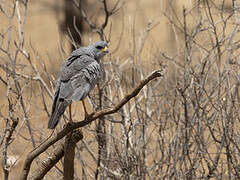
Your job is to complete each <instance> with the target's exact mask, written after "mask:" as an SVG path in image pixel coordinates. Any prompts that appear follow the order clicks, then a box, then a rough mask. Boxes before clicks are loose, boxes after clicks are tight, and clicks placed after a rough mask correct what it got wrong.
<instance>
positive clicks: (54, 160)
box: [0, 0, 240, 179]
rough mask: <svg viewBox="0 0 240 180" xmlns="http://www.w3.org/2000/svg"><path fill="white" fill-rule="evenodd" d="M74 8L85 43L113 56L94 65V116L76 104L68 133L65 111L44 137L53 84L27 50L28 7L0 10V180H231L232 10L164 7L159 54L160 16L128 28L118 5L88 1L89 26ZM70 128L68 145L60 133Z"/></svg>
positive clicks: (234, 161) (234, 101) (237, 171)
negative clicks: (94, 15) (93, 7)
mask: <svg viewBox="0 0 240 180" xmlns="http://www.w3.org/2000/svg"><path fill="white" fill-rule="evenodd" d="M79 2H80V1H79ZM79 2H78V1H73V3H74V5H75V7H76V8H79V12H80V13H81V14H82V18H83V20H84V21H85V23H86V25H89V29H91V30H92V32H90V34H97V35H94V36H93V37H94V38H96V40H97V39H104V40H107V41H109V42H110V47H111V46H112V47H114V48H113V49H112V53H110V55H109V56H107V57H106V59H107V61H106V62H103V66H104V67H105V73H103V77H104V78H103V79H104V80H103V81H101V83H100V84H99V85H98V87H97V88H95V91H94V92H93V93H92V94H91V95H90V97H89V106H88V107H89V109H92V110H93V113H92V114H91V115H90V116H89V117H87V118H86V119H83V117H82V115H80V114H81V112H82V110H81V109H80V107H79V106H78V105H75V108H74V116H73V119H74V121H75V122H76V123H74V124H72V125H66V126H65V127H63V126H64V124H65V123H66V122H67V121H68V120H67V119H68V113H65V117H64V119H63V120H62V121H61V123H60V125H59V126H58V127H57V129H56V130H55V131H54V133H53V134H51V132H50V131H49V130H48V129H47V128H46V127H47V121H48V117H49V111H50V107H51V103H52V102H51V96H52V92H53V88H54V80H55V78H54V77H56V76H53V72H50V71H49V68H48V67H47V66H48V64H46V62H45V61H44V60H42V57H41V53H42V52H39V51H38V50H37V49H36V48H35V47H34V45H32V44H30V45H29V46H28V45H26V44H25V37H26V34H25V24H26V21H27V16H28V14H27V12H28V5H29V3H30V2H28V1H18V0H16V1H14V0H13V1H2V2H0V11H1V16H0V18H1V19H3V20H4V22H5V26H3V27H2V28H1V29H0V58H1V63H0V68H1V76H0V81H1V86H2V87H1V92H2V93H3V94H4V96H2V97H1V100H2V101H1V107H2V108H1V111H0V112H1V114H0V115H1V122H2V123H1V127H2V130H1V131H0V148H1V157H2V158H1V159H2V169H3V171H2V172H3V178H4V179H14V178H16V177H19V174H20V173H21V179H26V178H27V177H29V178H30V179H41V178H42V177H43V176H45V177H46V179H57V178H63V177H64V178H65V179H67V178H68V179H69V177H71V179H73V177H74V179H171V178H174V179H210V178H214V179H239V178H240V162H239V159H240V146H239V144H240V131H239V129H240V118H239V103H240V97H239V85H240V79H239V77H240V76H239V66H240V64H239V52H240V51H239V47H240V45H239V39H240V35H239V33H240V29H239V27H240V26H239V19H240V11H239V8H240V4H239V2H237V1H236V0H228V1H227V0H226V1H224V0H223V1H220V2H217V3H215V2H213V1H211V0H204V1H202V0H195V1H191V3H190V4H188V6H185V7H183V8H179V7H178V4H177V3H176V1H174V0H169V1H167V2H164V3H161V5H162V7H163V8H162V9H161V15H160V16H161V18H162V19H165V21H167V23H166V24H165V26H167V28H168V29H169V30H168V35H169V42H168V44H166V45H161V46H160V44H161V43H162V42H160V43H158V42H157V41H159V37H158V35H159V34H161V33H163V32H162V31H161V30H162V29H161V28H159V27H161V25H162V24H163V23H162V22H163V21H160V20H159V19H158V18H149V19H147V21H148V23H147V24H145V25H144V27H142V28H139V27H136V26H135V24H134V23H135V19H134V18H133V19H132V20H129V21H128V22H126V16H128V14H125V12H124V8H125V5H126V4H127V2H125V1H122V0H116V1H114V3H113V2H112V3H113V4H111V5H110V4H109V1H107V0H104V1H101V2H99V1H97V2H98V3H100V9H99V10H98V11H101V13H100V14H101V16H100V17H99V20H98V21H95V20H94V21H93V19H91V14H88V13H86V12H87V11H86V9H84V7H83V6H79V4H78V3H79ZM150 2H151V1H149V4H148V5H149V7H150V5H151V3H150ZM181 7H182V6H181ZM139 8H140V7H139ZM147 8H148V6H146V9H147ZM136 9H137V7H136ZM98 11H96V12H98ZM144 12H145V13H146V14H147V12H148V10H146V11H144ZM121 17H123V18H121ZM145 18H146V17H145ZM111 19H117V20H118V21H119V22H118V25H119V27H122V29H121V28H118V29H117V30H116V27H114V26H115V25H116V23H114V21H111ZM128 23H129V24H130V25H129V26H128V25H126V24H128ZM125 30H128V31H129V33H127V34H126V33H125V34H124V31H125ZM69 32H71V31H69ZM81 35H82V34H81V33H80V34H79V36H81ZM115 35H116V36H117V37H118V38H116V37H114V36H115ZM85 36H86V37H82V38H83V39H85V40H84V41H85V42H86V39H87V38H88V36H87V35H86V34H85ZM126 36H127V37H126ZM71 37H72V36H71V34H69V36H68V38H66V39H68V40H69V41H70V42H71V43H72V45H73V46H74V47H75V46H76V44H77V43H74V39H73V38H71ZM94 40H95V39H94ZM89 41H91V40H89ZM60 44H61V43H60ZM59 47H61V45H59ZM119 47H123V48H122V49H124V50H125V49H126V48H128V50H125V51H120V50H119V49H120V48H119ZM59 49H60V51H59V55H58V57H64V56H65V55H64V52H63V50H62V49H64V47H61V48H59ZM50 59H51V57H49V60H50ZM62 59H64V58H62ZM56 69H57V68H56ZM153 69H165V72H164V73H163V71H161V73H159V71H156V72H155V73H153V74H151V73H150V72H152V70H153ZM54 73H55V74H56V72H54ZM162 75H164V77H162V78H156V77H158V76H162ZM147 77H148V78H147ZM150 80H152V81H151V82H150ZM140 90H141V91H140ZM130 99H131V100H130ZM79 112H80V113H79ZM112 113H114V114H112ZM79 127H81V131H79V130H77V131H74V132H73V139H71V138H72V137H71V135H72V134H71V133H70V134H69V132H71V131H72V130H73V129H77V128H79ZM50 134H51V136H50ZM67 134H68V136H67V138H66V139H65V142H64V141H63V140H62V138H63V137H65V136H66V135H67ZM82 135H83V136H82ZM49 136H50V137H49ZM68 139H70V140H69V141H68ZM67 141H68V142H70V147H69V146H66V145H67V143H66V142H67ZM78 141H79V142H78ZM77 142H78V143H77ZM71 143H72V145H71ZM76 143H77V144H76ZM68 145H69V144H68ZM50 146H51V147H50ZM64 147H65V149H64ZM66 147H69V148H66ZM71 148H72V149H71ZM66 149H67V150H70V151H68V152H69V154H68V153H66V151H67V150H66ZM64 152H65V154H64ZM68 155H69V156H68ZM63 156H64V158H66V157H69V159H68V160H69V161H68V160H65V159H64V161H62V160H60V159H61V158H62V157H63ZM67 161H68V162H70V163H69V164H66V163H64V162H67ZM73 166H74V168H72V169H70V170H69V167H73ZM30 168H31V169H30ZM67 169H68V170H67ZM29 170H30V171H29ZM71 170H72V171H71ZM16 172H17V173H18V174H17V173H16ZM16 174H17V176H16ZM28 175H29V176H28Z"/></svg>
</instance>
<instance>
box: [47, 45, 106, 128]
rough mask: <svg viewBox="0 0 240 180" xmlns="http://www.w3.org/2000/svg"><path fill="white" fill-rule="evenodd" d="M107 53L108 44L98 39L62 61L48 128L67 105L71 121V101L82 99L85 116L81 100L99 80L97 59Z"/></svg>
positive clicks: (57, 120) (58, 118)
mask: <svg viewBox="0 0 240 180" xmlns="http://www.w3.org/2000/svg"><path fill="white" fill-rule="evenodd" d="M107 53H108V44H107V43H106V42H104V41H99V42H96V43H94V44H92V45H90V46H87V47H81V48H79V49H77V50H75V51H73V52H72V54H71V55H70V57H69V58H68V59H67V60H66V61H64V62H63V64H62V65H61V68H60V72H59V77H58V79H57V83H56V87H55V92H54V96H53V105H52V113H51V116H50V118H49V122H48V128H49V129H54V128H55V127H56V126H57V124H58V122H59V120H60V119H61V117H62V115H63V114H64V111H65V110H66V108H67V107H69V116H70V117H69V119H70V121H72V115H71V104H72V102H73V101H75V102H76V101H82V103H83V107H84V112H85V116H86V115H87V114H88V113H87V110H86V106H85V103H84V101H83V100H84V98H86V97H87V96H88V94H89V92H90V91H91V90H92V89H93V88H94V86H95V85H96V83H97V81H98V80H99V78H100V71H101V69H100V64H99V61H100V59H101V58H102V57H103V56H104V55H106V54H107Z"/></svg>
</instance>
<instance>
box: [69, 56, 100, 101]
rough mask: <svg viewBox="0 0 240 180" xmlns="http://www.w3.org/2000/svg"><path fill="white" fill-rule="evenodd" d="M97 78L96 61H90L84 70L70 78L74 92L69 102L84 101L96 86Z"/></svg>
mask: <svg viewBox="0 0 240 180" xmlns="http://www.w3.org/2000/svg"><path fill="white" fill-rule="evenodd" d="M99 76H100V65H99V63H98V62H97V61H92V62H91V63H89V64H88V65H87V66H86V67H85V68H83V69H81V70H80V71H79V72H78V73H77V74H76V75H75V76H74V77H73V78H71V85H72V88H73V90H74V93H73V94H72V96H71V100H73V101H79V100H82V99H84V98H85V97H86V96H87V95H88V94H89V92H90V91H91V90H92V89H93V88H94V86H95V85H96V82H97V80H98V79H99Z"/></svg>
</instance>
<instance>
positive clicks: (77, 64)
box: [59, 54, 95, 82]
mask: <svg viewBox="0 0 240 180" xmlns="http://www.w3.org/2000/svg"><path fill="white" fill-rule="evenodd" d="M71 57H72V58H71ZM71 57H70V58H68V59H67V60H66V61H65V62H64V63H63V64H62V65H61V68H60V74H59V76H60V80H61V81H63V82H64V81H68V80H69V79H71V78H72V77H73V76H74V75H75V74H76V73H78V72H79V71H80V70H81V69H83V68H85V67H87V66H88V65H89V64H91V63H92V62H94V61H95V59H93V58H92V57H90V56H88V55H85V54H81V55H79V56H77V57H75V56H71ZM69 61H71V63H69Z"/></svg>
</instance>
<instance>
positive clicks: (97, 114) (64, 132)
mask: <svg viewBox="0 0 240 180" xmlns="http://www.w3.org/2000/svg"><path fill="white" fill-rule="evenodd" d="M157 77H163V69H161V70H157V71H154V72H152V73H151V74H150V75H149V76H148V77H147V78H146V79H144V80H142V81H141V82H140V84H139V85H138V86H137V87H136V88H135V89H134V90H133V91H132V92H131V93H129V94H127V95H126V96H125V97H124V98H123V99H122V100H121V101H120V102H119V103H118V104H117V105H116V106H114V107H112V108H107V109H103V110H101V111H98V112H93V113H92V114H90V115H89V116H87V117H86V118H85V119H84V120H83V121H80V122H76V123H72V124H67V125H66V126H65V127H64V128H63V129H62V130H61V131H60V132H59V133H57V134H56V135H55V136H53V137H51V138H49V139H47V140H46V141H45V142H43V143H42V144H40V145H39V146H38V147H37V148H36V149H34V150H33V151H31V152H30V153H29V154H28V156H27V158H26V160H25V162H24V166H23V170H22V174H21V177H20V179H21V180H26V179H27V176H28V174H29V170H30V167H31V164H32V161H33V160H34V159H35V158H36V157H37V156H39V155H40V154H41V153H43V152H44V151H45V150H46V149H47V148H48V147H50V146H51V145H53V144H54V143H55V142H57V141H58V140H60V139H62V138H63V137H64V136H66V135H67V134H68V133H69V132H71V131H73V130H74V129H77V128H80V127H83V126H85V125H87V124H89V123H91V122H93V121H94V120H96V119H98V118H101V117H103V116H105V115H108V114H113V113H115V112H117V111H118V110H119V109H120V108H121V107H123V106H124V105H125V104H126V103H127V102H129V101H130V100H131V99H132V98H133V97H135V96H137V95H138V93H139V92H140V91H141V89H142V88H143V87H144V86H145V85H146V84H148V83H149V82H150V81H151V80H153V79H155V78H157Z"/></svg>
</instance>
